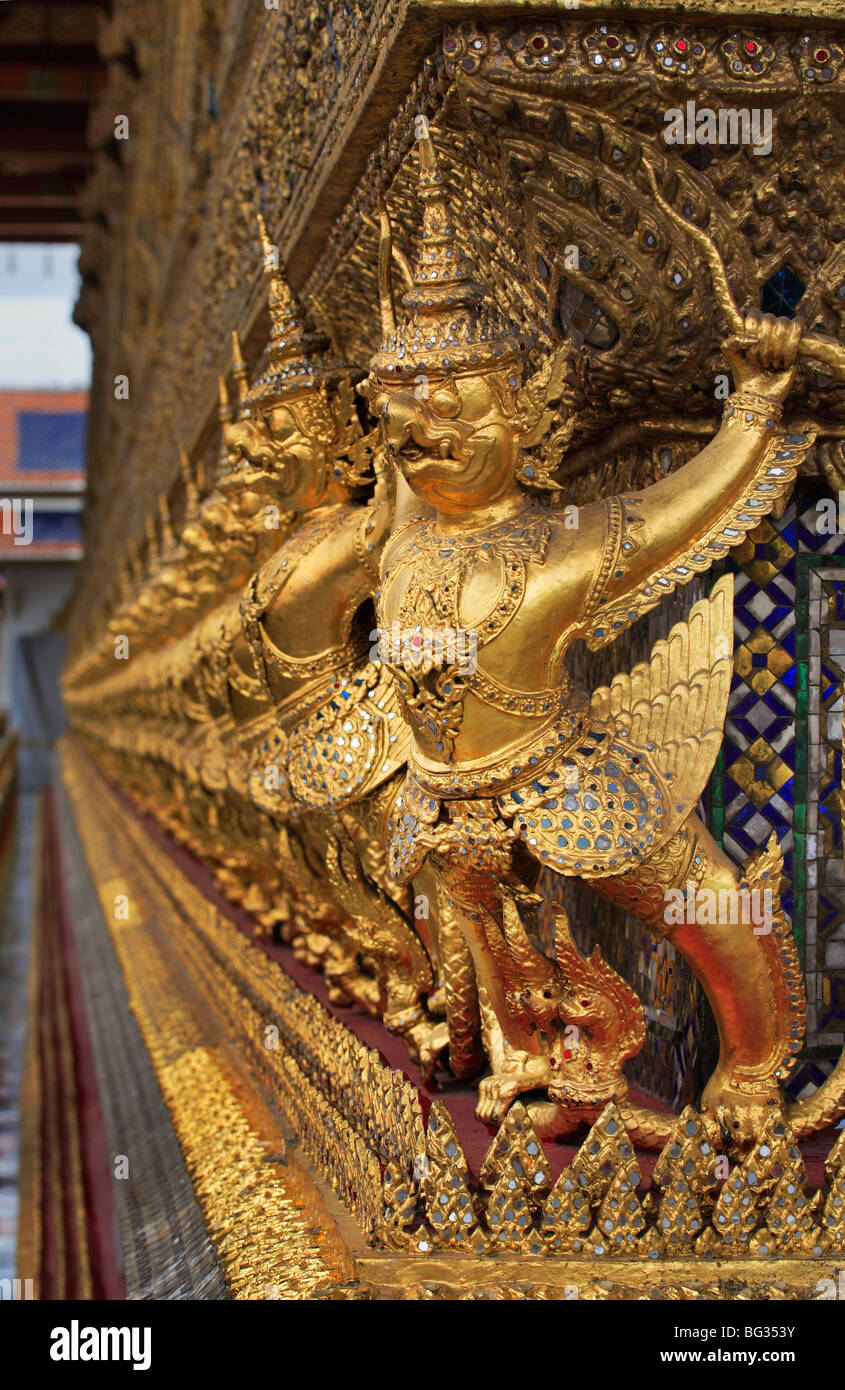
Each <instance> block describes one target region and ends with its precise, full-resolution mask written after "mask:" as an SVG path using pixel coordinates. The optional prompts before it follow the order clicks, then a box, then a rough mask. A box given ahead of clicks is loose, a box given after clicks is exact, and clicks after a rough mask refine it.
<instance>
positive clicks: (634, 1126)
mask: <svg viewBox="0 0 845 1390" xmlns="http://www.w3.org/2000/svg"><path fill="white" fill-rule="evenodd" d="M643 167H644V169H645V172H646V176H647V178H648V182H649V186H650V188H651V191H652V194H653V195H654V198H655V201H656V202H657V203H658V205H659V206H660V207H661V208H662V210H663V211H664V212H665V213H666V216H667V217H668V218H669V220H670V221H671V222H673V223H674V224H675V226H676V227H678V228H679V229H680V230H682V231H684V232H685V233H686V234H687V235H688V236H689V237H690V238H691V239H692V240H693V241H694V242H696V243H697V245H698V246H699V247H700V248H701V250H702V252H703V254H704V257H705V259H706V261H707V264H708V266H709V267H710V274H711V277H712V282H713V290H714V293H715V296H716V301H717V303H718V305H719V308H720V309H721V310H722V313H723V314H724V316H725V319H726V320H727V323H728V326H729V328H730V330H731V332H732V333H734V334H736V335H737V336H738V337H740V336H741V337H742V338H745V339H746V340H747V341H749V342H750V341H751V339H750V338H749V336H748V334H747V333H746V332H745V319H744V317H743V315H742V314H741V313H740V311H739V309H738V308H737V307H736V304H735V302H734V299H733V295H732V294H731V288H730V285H729V284H728V277H727V272H726V270H725V266H724V262H723V261H722V257H721V256H720V254H719V251H718V248H717V247H716V245H715V243H714V242H713V241H712V240H711V239H710V237H709V236H708V235H707V234H706V232H703V231H702V230H701V228H700V227H697V226H695V225H694V224H693V223H691V222H688V221H687V219H686V218H684V217H682V216H681V215H680V213H678V212H676V211H675V209H674V208H673V207H670V205H669V204H668V203H667V202H666V200H665V198H663V196H662V195H661V193H660V190H659V189H658V187H657V180H656V178H655V174H654V169H653V168H652V166H651V165H650V164H649V163H648V161H647V160H646V159H645V158H644V159H643ZM798 355H799V356H800V357H810V358H813V359H814V361H816V362H821V363H823V364H824V365H825V366H826V367H828V368H829V369H830V370H831V371H832V372H833V373H834V374H835V375H836V376H838V377H841V378H842V379H843V380H845V348H843V347H841V346H840V344H839V343H837V342H835V341H834V339H832V338H827V337H824V336H821V335H820V334H817V333H808V334H807V335H806V336H803V337H802V338H801V340H800V342H799V344H798ZM843 778H845V762H844V763H843ZM843 799H844V800H845V788H844V789H843ZM619 1108H620V1110H621V1112H622V1115H623V1117H624V1120H625V1125H626V1128H627V1130H628V1132H629V1134H630V1136H631V1138H632V1139H633V1140H634V1142H635V1143H637V1144H640V1145H641V1146H642V1147H643V1148H648V1149H653V1148H659V1147H661V1146H662V1145H663V1144H665V1143H666V1142H667V1140H668V1139H669V1137H670V1135H671V1133H672V1130H673V1126H674V1125H675V1122H676V1116H674V1115H671V1114H660V1113H658V1112H656V1111H654V1110H650V1109H649V1108H648V1107H646V1106H641V1105H637V1104H635V1103H634V1102H632V1101H630V1100H627V1099H626V1100H624V1101H622V1102H621V1103H620V1107H619ZM784 1110H785V1118H786V1121H787V1123H788V1124H789V1126H790V1128H791V1130H792V1133H793V1135H794V1137H795V1139H796V1140H800V1139H807V1138H809V1137H810V1135H812V1134H815V1133H817V1132H818V1131H819V1130H820V1129H826V1128H827V1127H828V1126H829V1125H833V1124H836V1123H837V1121H839V1120H840V1119H841V1118H842V1117H843V1115H845V1049H843V1051H842V1053H841V1055H840V1057H839V1060H838V1062H837V1064H836V1066H835V1068H834V1070H833V1071H832V1072H831V1074H830V1076H829V1077H828V1078H827V1080H826V1081H825V1082H823V1084H822V1085H821V1086H819V1088H818V1090H817V1091H815V1092H814V1094H813V1095H812V1096H809V1097H807V1099H806V1100H799V1101H787V1103H786V1105H785V1107H784ZM714 1120H721V1122H722V1123H724V1124H725V1125H727V1126H728V1127H730V1125H731V1120H730V1117H729V1116H724V1117H719V1116H715V1117H714Z"/></svg>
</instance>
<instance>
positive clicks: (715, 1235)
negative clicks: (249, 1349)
mask: <svg viewBox="0 0 845 1390" xmlns="http://www.w3.org/2000/svg"><path fill="white" fill-rule="evenodd" d="M62 771H63V778H64V782H65V786H66V788H67V791H68V793H69V796H70V799H71V803H72V805H73V809H74V812H75V815H76V819H77V824H78V827H79V831H80V834H81V837H82V841H83V845H84V847H85V853H86V857H87V859H88V863H89V867H90V870H91V873H92V876H93V878H94V882H95V884H96V887H97V890H98V893H99V897H100V902H101V905H102V909H103V913H104V916H105V919H106V922H107V925H108V928H109V931H110V933H111V937H112V941H113V944H114V947H115V951H116V954H117V956H118V959H119V961H120V964H121V967H122V970H123V973H124V977H125V980H126V985H127V990H128V994H129V999H130V1003H131V1006H132V1009H133V1012H134V1013H135V1015H136V1017H137V1019H138V1022H139V1025H140V1028H141V1032H142V1035H143V1037H144V1042H145V1045H146V1047H147V1048H148V1050H149V1053H150V1056H151V1059H152V1062H153V1065H154V1067H155V1070H156V1074H157V1076H158V1079H159V1084H160V1086H161V1089H162V1092H163V1094H164V1097H165V1099H166V1101H167V1104H168V1106H169V1108H170V1111H171V1115H172V1117H173V1124H174V1128H175V1130H176V1133H177V1136H178V1138H179V1142H180V1144H181V1147H182V1150H183V1153H184V1156H185V1161H186V1165H187V1167H188V1170H189V1172H190V1174H191V1177H192V1180H193V1182H194V1186H195V1190H196V1194H197V1199H198V1201H199V1203H200V1206H201V1208H202V1211H203V1214H204V1217H205V1221H206V1224H207V1227H208V1229H209V1232H210V1235H211V1239H212V1242H213V1244H214V1246H215V1250H216V1252H217V1256H218V1259H219V1261H220V1264H221V1267H222V1269H223V1271H224V1274H225V1277H226V1280H227V1284H228V1287H229V1291H230V1296H232V1297H234V1298H246V1299H268V1298H269V1299H276V1298H310V1299H314V1298H316V1299H346V1298H351V1299H427V1298H430V1299H452V1298H458V1299H471V1298H483V1299H486V1298H491V1299H523V1298H530V1299H555V1300H557V1299H560V1300H575V1299H583V1300H590V1301H602V1300H629V1299H657V1300H695V1299H707V1300H737V1299H739V1300H752V1299H766V1300H774V1301H776V1300H788V1299H800V1300H807V1299H810V1300H812V1299H818V1298H823V1297H826V1296H828V1295H827V1294H826V1293H825V1290H826V1289H829V1288H830V1287H831V1285H830V1282H829V1281H831V1280H832V1281H834V1284H835V1280H836V1277H837V1269H838V1266H839V1265H841V1263H842V1250H843V1245H844V1244H845V1242H843V1240H842V1231H841V1216H840V1217H839V1218H838V1221H837V1216H836V1213H837V1212H841V1210H842V1207H843V1203H842V1187H843V1181H844V1180H845V1164H843V1162H842V1158H843V1149H845V1144H843V1140H842V1139H840V1140H839V1141H838V1142H837V1144H836V1145H835V1147H834V1151H833V1152H832V1153H831V1156H830V1158H829V1159H828V1182H829V1191H828V1194H827V1197H826V1199H824V1194H822V1197H821V1198H819V1197H817V1198H816V1199H815V1201H813V1199H810V1198H808V1197H805V1195H804V1194H803V1193H802V1191H801V1190H800V1189H801V1184H800V1183H799V1184H798V1191H797V1195H796V1196H795V1197H794V1199H790V1200H793V1201H794V1203H795V1205H794V1207H790V1208H789V1210H788V1211H786V1212H784V1209H783V1191H782V1189H781V1188H779V1187H778V1180H777V1173H776V1172H775V1170H774V1169H772V1170H771V1171H770V1170H767V1169H766V1166H765V1163H763V1162H761V1161H759V1155H758V1158H757V1160H755V1159H754V1156H753V1155H752V1156H750V1158H749V1159H746V1160H745V1161H744V1163H743V1164H742V1165H737V1166H736V1167H735V1168H733V1169H732V1170H731V1173H730V1176H729V1179H728V1181H727V1182H726V1183H725V1184H724V1187H723V1189H722V1191H721V1194H720V1195H719V1196H718V1199H717V1197H716V1195H715V1192H711V1194H710V1196H709V1198H708V1196H707V1190H706V1189H707V1173H706V1169H707V1164H706V1163H703V1162H702V1160H701V1159H700V1157H698V1158H696V1176H695V1178H693V1179H690V1181H689V1185H688V1188H684V1189H681V1188H679V1186H678V1184H679V1182H681V1181H683V1179H682V1178H681V1177H680V1176H679V1173H680V1169H679V1170H678V1171H675V1170H673V1169H672V1166H671V1161H670V1160H669V1159H668V1158H664V1157H663V1156H662V1157H661V1159H660V1160H659V1161H658V1169H660V1165H661V1164H663V1170H662V1171H663V1176H662V1178H661V1185H662V1193H663V1196H662V1201H663V1205H660V1206H659V1209H658V1202H659V1201H660V1200H661V1197H660V1190H658V1195H657V1197H656V1198H655V1197H654V1196H652V1195H651V1194H646V1196H645V1198H644V1199H641V1198H640V1197H639V1196H638V1195H637V1194H636V1193H635V1191H634V1188H635V1187H636V1185H637V1183H638V1182H639V1171H638V1169H636V1159H635V1157H634V1151H633V1148H632V1146H631V1145H630V1143H629V1142H626V1141H627V1135H626V1134H625V1133H624V1129H623V1128H622V1127H621V1126H620V1125H619V1123H618V1122H617V1121H616V1120H615V1119H614V1116H613V1114H612V1113H609V1112H610V1111H612V1109H613V1107H609V1108H608V1113H607V1114H606V1115H605V1117H603V1119H602V1121H600V1122H599V1123H597V1125H596V1126H594V1128H593V1130H592V1131H591V1134H590V1136H588V1140H586V1141H585V1142H584V1144H583V1145H582V1147H581V1149H580V1150H579V1151H578V1154H577V1155H576V1157H575V1159H574V1160H573V1163H572V1164H571V1165H570V1167H569V1168H568V1169H567V1170H566V1172H565V1173H564V1174H563V1175H562V1176H561V1178H560V1179H558V1182H557V1183H556V1184H555V1185H554V1186H551V1184H550V1180H548V1178H547V1175H546V1174H545V1173H544V1171H543V1165H544V1164H545V1163H546V1159H545V1155H544V1154H543V1150H542V1146H540V1145H539V1144H538V1143H537V1141H536V1137H535V1136H534V1135H533V1131H532V1130H531V1128H530V1122H529V1121H528V1119H527V1115H526V1112H525V1111H524V1110H523V1109H522V1107H513V1108H512V1110H511V1112H510V1113H509V1116H508V1117H506V1120H505V1122H504V1123H503V1125H502V1127H501V1129H500V1131H499V1133H498V1135H497V1136H496V1137H495V1140H494V1142H493V1144H492V1145H491V1149H490V1152H489V1153H488V1155H487V1158H486V1159H485V1161H484V1164H483V1165H482V1170H481V1174H480V1182H479V1183H476V1182H475V1180H474V1179H473V1178H472V1176H471V1175H470V1173H469V1170H468V1167H467V1165H466V1161H465V1160H464V1158H463V1154H462V1151H461V1149H460V1143H459V1141H458V1139H457V1135H456V1134H455V1132H454V1129H453V1127H452V1124H451V1117H450V1116H449V1113H448V1110H447V1109H446V1107H445V1106H443V1105H442V1102H439V1101H438V1102H436V1103H435V1105H434V1106H433V1107H432V1110H431V1114H430V1115H429V1118H428V1127H427V1129H426V1128H425V1127H424V1126H423V1123H422V1114H421V1109H420V1105H419V1097H418V1094H417V1092H416V1090H415V1088H414V1087H413V1086H412V1085H411V1083H410V1082H408V1081H407V1079H406V1078H405V1077H404V1076H403V1074H402V1073H401V1072H399V1071H396V1070H395V1069H393V1068H390V1067H388V1066H386V1065H385V1064H384V1062H383V1061H382V1060H381V1058H380V1056H379V1054H378V1053H376V1052H373V1051H367V1049H365V1048H364V1047H363V1045H362V1044H361V1043H360V1042H359V1041H358V1040H357V1039H356V1038H355V1036H354V1035H353V1034H352V1033H351V1032H350V1030H349V1029H347V1028H345V1027H344V1026H343V1025H342V1024H340V1023H338V1022H337V1021H336V1020H333V1019H332V1018H331V1017H330V1015H328V1014H327V1013H326V1011H325V1010H323V1009H322V1008H321V1006H320V1005H319V1004H318V1003H317V1001H316V1000H314V999H312V998H311V997H310V996H307V995H305V994H303V992H302V991H301V990H299V989H298V988H297V987H296V985H295V982H294V981H293V980H292V979H291V978H290V977H289V976H287V975H286V973H285V972H284V971H283V970H282V969H281V967H280V966H279V965H278V964H277V963H275V962H274V961H272V960H270V959H269V957H268V956H267V955H266V953H265V952H263V951H262V950H261V949H260V947H259V946H257V945H255V944H254V943H253V942H251V941H250V940H249V938H248V937H247V936H246V935H245V933H244V932H242V931H241V930H240V929H239V928H238V927H237V926H236V925H235V924H234V923H233V922H232V921H230V920H228V919H226V918H225V917H224V916H223V915H222V914H221V913H220V912H219V911H218V910H217V909H216V908H215V907H214V906H213V904H212V903H211V902H210V901H209V899H208V898H206V897H205V896H204V895H203V894H202V893H201V892H200V890H199V889H198V888H197V886H196V885H195V884H194V883H193V882H192V881H191V880H190V879H189V877H188V875H187V874H185V873H184V872H183V871H182V869H181V868H180V867H179V865H178V864H177V862H176V860H175V859H174V858H172V857H171V856H170V855H169V854H168V853H167V852H166V851H165V850H164V849H163V848H162V846H161V844H160V843H159V842H158V840H157V839H156V838H155V837H154V836H153V835H152V834H151V833H150V832H149V831H148V830H147V829H146V828H145V826H144V825H143V823H142V822H141V821H140V820H139V819H138V817H137V816H136V815H134V814H133V813H132V812H131V811H130V810H129V809H128V808H127V807H126V806H125V805H124V803H123V802H122V800H121V798H120V797H119V796H118V795H117V794H116V793H115V791H114V790H112V789H111V788H110V787H109V786H108V785H107V784H106V783H105V782H104V781H103V779H102V777H101V776H100V775H99V774H98V773H97V772H96V771H95V769H94V767H93V765H92V764H91V762H90V761H89V759H88V758H87V757H86V756H85V755H84V754H81V753H80V752H78V751H77V750H76V749H75V748H74V746H73V745H72V744H71V745H67V746H66V747H65V748H64V750H63V753H62ZM617 1113H618V1112H617ZM684 1115H685V1117H687V1123H688V1124H691V1125H692V1129H693V1130H695V1127H696V1123H697V1122H696V1120H695V1117H694V1114H693V1112H690V1111H686V1112H684ZM690 1117H691V1118H690ZM620 1130H621V1133H620V1132H619V1131H620ZM690 1132H692V1131H690ZM770 1144H771V1147H772V1150H773V1159H779V1161H780V1163H781V1165H783V1164H785V1163H786V1164H788V1163H790V1162H799V1163H800V1154H798V1156H797V1159H796V1154H797V1150H795V1149H794V1148H790V1147H789V1144H788V1135H787V1136H783V1137H781V1138H775V1139H772V1138H771V1136H770ZM779 1145H780V1147H778V1146H779ZM758 1147H759V1146H758ZM591 1151H592V1153H598V1155H599V1159H601V1160H602V1164H601V1171H602V1172H605V1171H606V1172H607V1173H608V1174H610V1176H609V1177H605V1178H601V1176H600V1174H599V1166H598V1162H597V1160H596V1161H594V1160H593V1158H592V1157H591ZM690 1153H692V1149H685V1150H684V1155H683V1157H684V1158H689V1154H690ZM516 1157H518V1158H519V1160H520V1165H519V1166H518V1165H516V1164H515V1163H514V1159H515V1158H516ZM755 1161H756V1162H757V1163H758V1168H759V1174H758V1175H755V1177H754V1180H753V1181H754V1183H755V1184H757V1185H759V1186H761V1187H762V1188H764V1189H765V1190H766V1192H767V1193H768V1196H769V1201H768V1204H766V1203H755V1207H756V1213H755V1216H754V1218H753V1220H752V1219H750V1218H747V1217H746V1216H740V1217H739V1218H732V1216H731V1210H732V1208H731V1203H732V1202H734V1201H736V1202H738V1203H741V1200H742V1194H743V1192H744V1191H745V1190H746V1188H745V1187H743V1184H744V1183H745V1181H746V1179H747V1177H748V1173H749V1163H754V1162H755ZM531 1164H533V1165H534V1167H533V1169H531V1168H530V1165H531ZM635 1170H636V1175H634V1174H635ZM514 1172H519V1173H522V1174H524V1173H526V1172H527V1176H528V1178H529V1179H530V1180H531V1181H532V1182H533V1183H536V1186H537V1191H538V1193H539V1194H540V1196H537V1197H535V1193H534V1192H533V1191H531V1190H528V1191H527V1192H526V1194H525V1199H524V1200H523V1196H522V1194H520V1192H519V1190H518V1184H515V1183H514V1180H513V1174H514ZM579 1173H580V1174H581V1178H580V1181H582V1182H583V1184H584V1186H583V1188H582V1189H581V1190H582V1191H584V1192H586V1193H587V1194H588V1196H589V1202H588V1203H585V1202H583V1201H581V1200H580V1199H579V1200H578V1201H577V1202H576V1203H575V1204H574V1205H572V1206H571V1207H567V1198H566V1194H565V1192H564V1187H563V1184H564V1180H565V1179H566V1178H567V1174H576V1175H577V1174H579ZM758 1178H759V1182H758ZM544 1184H545V1186H544ZM515 1186H516V1187H517V1193H516V1196H515V1197H514V1187H515ZM682 1191H683V1193H684V1194H685V1197H686V1201H685V1203H682V1204H681V1205H684V1206H685V1209H686V1208H689V1210H691V1211H694V1212H696V1213H698V1215H697V1216H696V1217H695V1220H689V1219H687V1218H685V1219H684V1220H682V1221H680V1222H679V1223H676V1225H677V1230H676V1233H675V1235H674V1236H672V1237H670V1236H667V1235H666V1234H665V1229H664V1228H665V1222H663V1221H662V1217H663V1215H664V1214H665V1213H667V1212H669V1211H670V1210H671V1209H672V1207H671V1204H670V1205H666V1203H667V1202H668V1201H669V1198H671V1197H672V1195H673V1194H675V1196H678V1195H680V1194H681V1192H682ZM556 1194H558V1196H557V1199H556ZM822 1199H824V1200H825V1201H826V1205H824V1206H823V1205H822ZM690 1204H692V1205H690ZM811 1210H814V1211H815V1219H814V1220H811V1219H810V1215H809V1213H810V1211H811ZM450 1211H454V1212H455V1216H451V1217H448V1216H447V1220H448V1219H450V1220H452V1221H453V1223H454V1224H453V1225H452V1226H449V1225H438V1222H440V1223H442V1222H443V1221H444V1213H448V1212H450ZM561 1213H563V1215H561ZM720 1222H722V1223H724V1224H723V1225H722V1226H720V1224H719V1223H720ZM732 1222H733V1227H732V1224H731V1223H732ZM779 1222H780V1223H781V1224H780V1225H779ZM461 1223H465V1229H463V1230H462V1229H461ZM796 1225H797V1227H798V1231H799V1234H797V1235H796ZM731 1228H733V1230H734V1231H738V1230H741V1231H744V1235H743V1236H741V1237H740V1239H742V1240H744V1241H745V1242H746V1244H745V1248H743V1247H742V1246H738V1245H737V1244H735V1243H734V1244H732V1243H731V1241H730V1239H728V1240H727V1241H726V1240H725V1238H724V1231H725V1229H727V1230H728V1232H730V1230H731ZM670 1239H674V1240H676V1241H677V1242H679V1243H680V1245H681V1251H682V1253H681V1257H680V1258H678V1257H676V1256H675V1251H674V1249H672V1247H671V1245H669V1244H668V1242H669V1241H670ZM461 1244H462V1245H463V1248H462V1249H461V1248H456V1246H457V1247H459V1246H460V1245H461ZM597 1246H598V1248H599V1249H601V1250H602V1252H603V1253H602V1254H601V1255H598V1256H597V1255H596V1254H595V1253H594V1251H595V1249H596V1247H597ZM620 1246H623V1247H624V1248H625V1249H626V1251H630V1254H626V1255H616V1254H614V1253H611V1252H612V1251H613V1250H614V1248H617V1249H618V1248H619V1247H620ZM685 1246H686V1248H684V1247H685ZM733 1249H736V1250H737V1254H736V1255H733V1254H732V1250H733ZM604 1252H606V1253H604ZM687 1252H688V1253H687ZM725 1256H727V1257H725Z"/></svg>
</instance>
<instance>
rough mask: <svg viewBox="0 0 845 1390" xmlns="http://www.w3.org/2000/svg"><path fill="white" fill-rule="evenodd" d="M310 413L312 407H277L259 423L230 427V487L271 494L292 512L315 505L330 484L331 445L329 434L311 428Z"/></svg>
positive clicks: (258, 417) (259, 416)
mask: <svg viewBox="0 0 845 1390" xmlns="http://www.w3.org/2000/svg"><path fill="white" fill-rule="evenodd" d="M309 415H310V412H308V410H307V408H303V407H300V408H299V409H297V408H296V407H294V408H291V407H290V406H287V405H275V406H271V407H270V408H268V409H267V410H266V411H263V412H261V413H260V414H256V415H255V417H254V418H253V419H250V420H241V421H239V422H238V423H237V424H234V425H227V426H226V428H225V430H224V438H225V441H226V448H227V450H228V451H229V455H230V457H231V458H232V460H233V473H232V476H231V478H230V480H229V481H230V487H231V488H232V489H236V490H240V488H241V487H244V488H248V489H249V490H251V491H257V492H261V493H267V492H269V493H270V494H271V495H272V497H273V499H274V500H275V501H277V502H279V503H280V504H281V505H283V506H284V507H287V508H289V509H290V510H292V511H299V510H307V508H308V507H309V506H314V505H315V503H316V501H317V500H318V498H319V495H320V494H321V492H322V488H323V483H324V477H325V468H326V445H325V434H324V433H323V432H321V433H320V434H317V433H314V432H312V431H311V430H310V429H309V428H308V424H307V423H306V422H307V421H308V420H309ZM327 432H328V431H326V433H327Z"/></svg>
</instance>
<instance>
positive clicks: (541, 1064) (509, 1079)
mask: <svg viewBox="0 0 845 1390" xmlns="http://www.w3.org/2000/svg"><path fill="white" fill-rule="evenodd" d="M511 1068H513V1069H511ZM548 1084H549V1062H548V1058H547V1057H536V1056H532V1055H531V1054H530V1053H527V1052H519V1053H516V1054H515V1055H514V1057H513V1058H512V1059H511V1060H510V1062H509V1063H506V1069H505V1070H504V1071H499V1072H496V1073H495V1074H494V1075H493V1076H485V1077H484V1078H483V1080H482V1081H480V1082H479V1086H478V1105H477V1107H476V1111H475V1114H476V1118H477V1119H479V1120H481V1122H482V1124H485V1125H498V1124H501V1122H502V1120H503V1119H504V1118H505V1114H506V1112H507V1109H508V1106H509V1105H510V1104H511V1102H512V1101H514V1100H516V1098H517V1096H519V1095H522V1093H523V1091H541V1090H545V1089H546V1087H547V1086H548Z"/></svg>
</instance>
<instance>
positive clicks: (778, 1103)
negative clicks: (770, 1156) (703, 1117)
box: [701, 1071, 784, 1150]
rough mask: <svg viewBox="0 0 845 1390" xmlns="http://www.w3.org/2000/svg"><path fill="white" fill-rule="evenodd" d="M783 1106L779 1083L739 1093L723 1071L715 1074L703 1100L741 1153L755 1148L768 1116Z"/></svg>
mask: <svg viewBox="0 0 845 1390" xmlns="http://www.w3.org/2000/svg"><path fill="white" fill-rule="evenodd" d="M783 1104H784V1099H783V1096H782V1094H781V1091H780V1088H779V1087H778V1086H777V1084H776V1083H772V1084H771V1085H768V1086H765V1085H763V1086H761V1087H760V1088H759V1089H758V1090H755V1091H750V1090H747V1089H746V1088H744V1087H743V1088H742V1089H739V1087H738V1086H737V1085H736V1084H735V1082H732V1079H731V1077H730V1076H725V1075H722V1074H720V1073H719V1071H716V1072H714V1073H713V1075H712V1076H711V1078H710V1080H709V1081H708V1083H707V1085H706V1086H705V1088H704V1093H703V1095H702V1097H701V1109H702V1112H703V1113H704V1114H709V1115H712V1116H714V1118H715V1119H716V1120H718V1122H719V1124H720V1126H721V1128H722V1132H723V1134H724V1136H725V1141H726V1143H728V1144H729V1145H730V1147H731V1148H732V1149H733V1148H736V1149H738V1150H744V1149H748V1148H750V1147H751V1145H752V1144H753V1143H754V1141H755V1139H757V1138H758V1137H759V1133H760V1129H761V1127H762V1125H763V1124H764V1123H765V1121H766V1119H767V1118H768V1116H769V1115H770V1114H771V1113H772V1111H773V1110H777V1109H779V1108H781V1107H782V1106H783Z"/></svg>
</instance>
